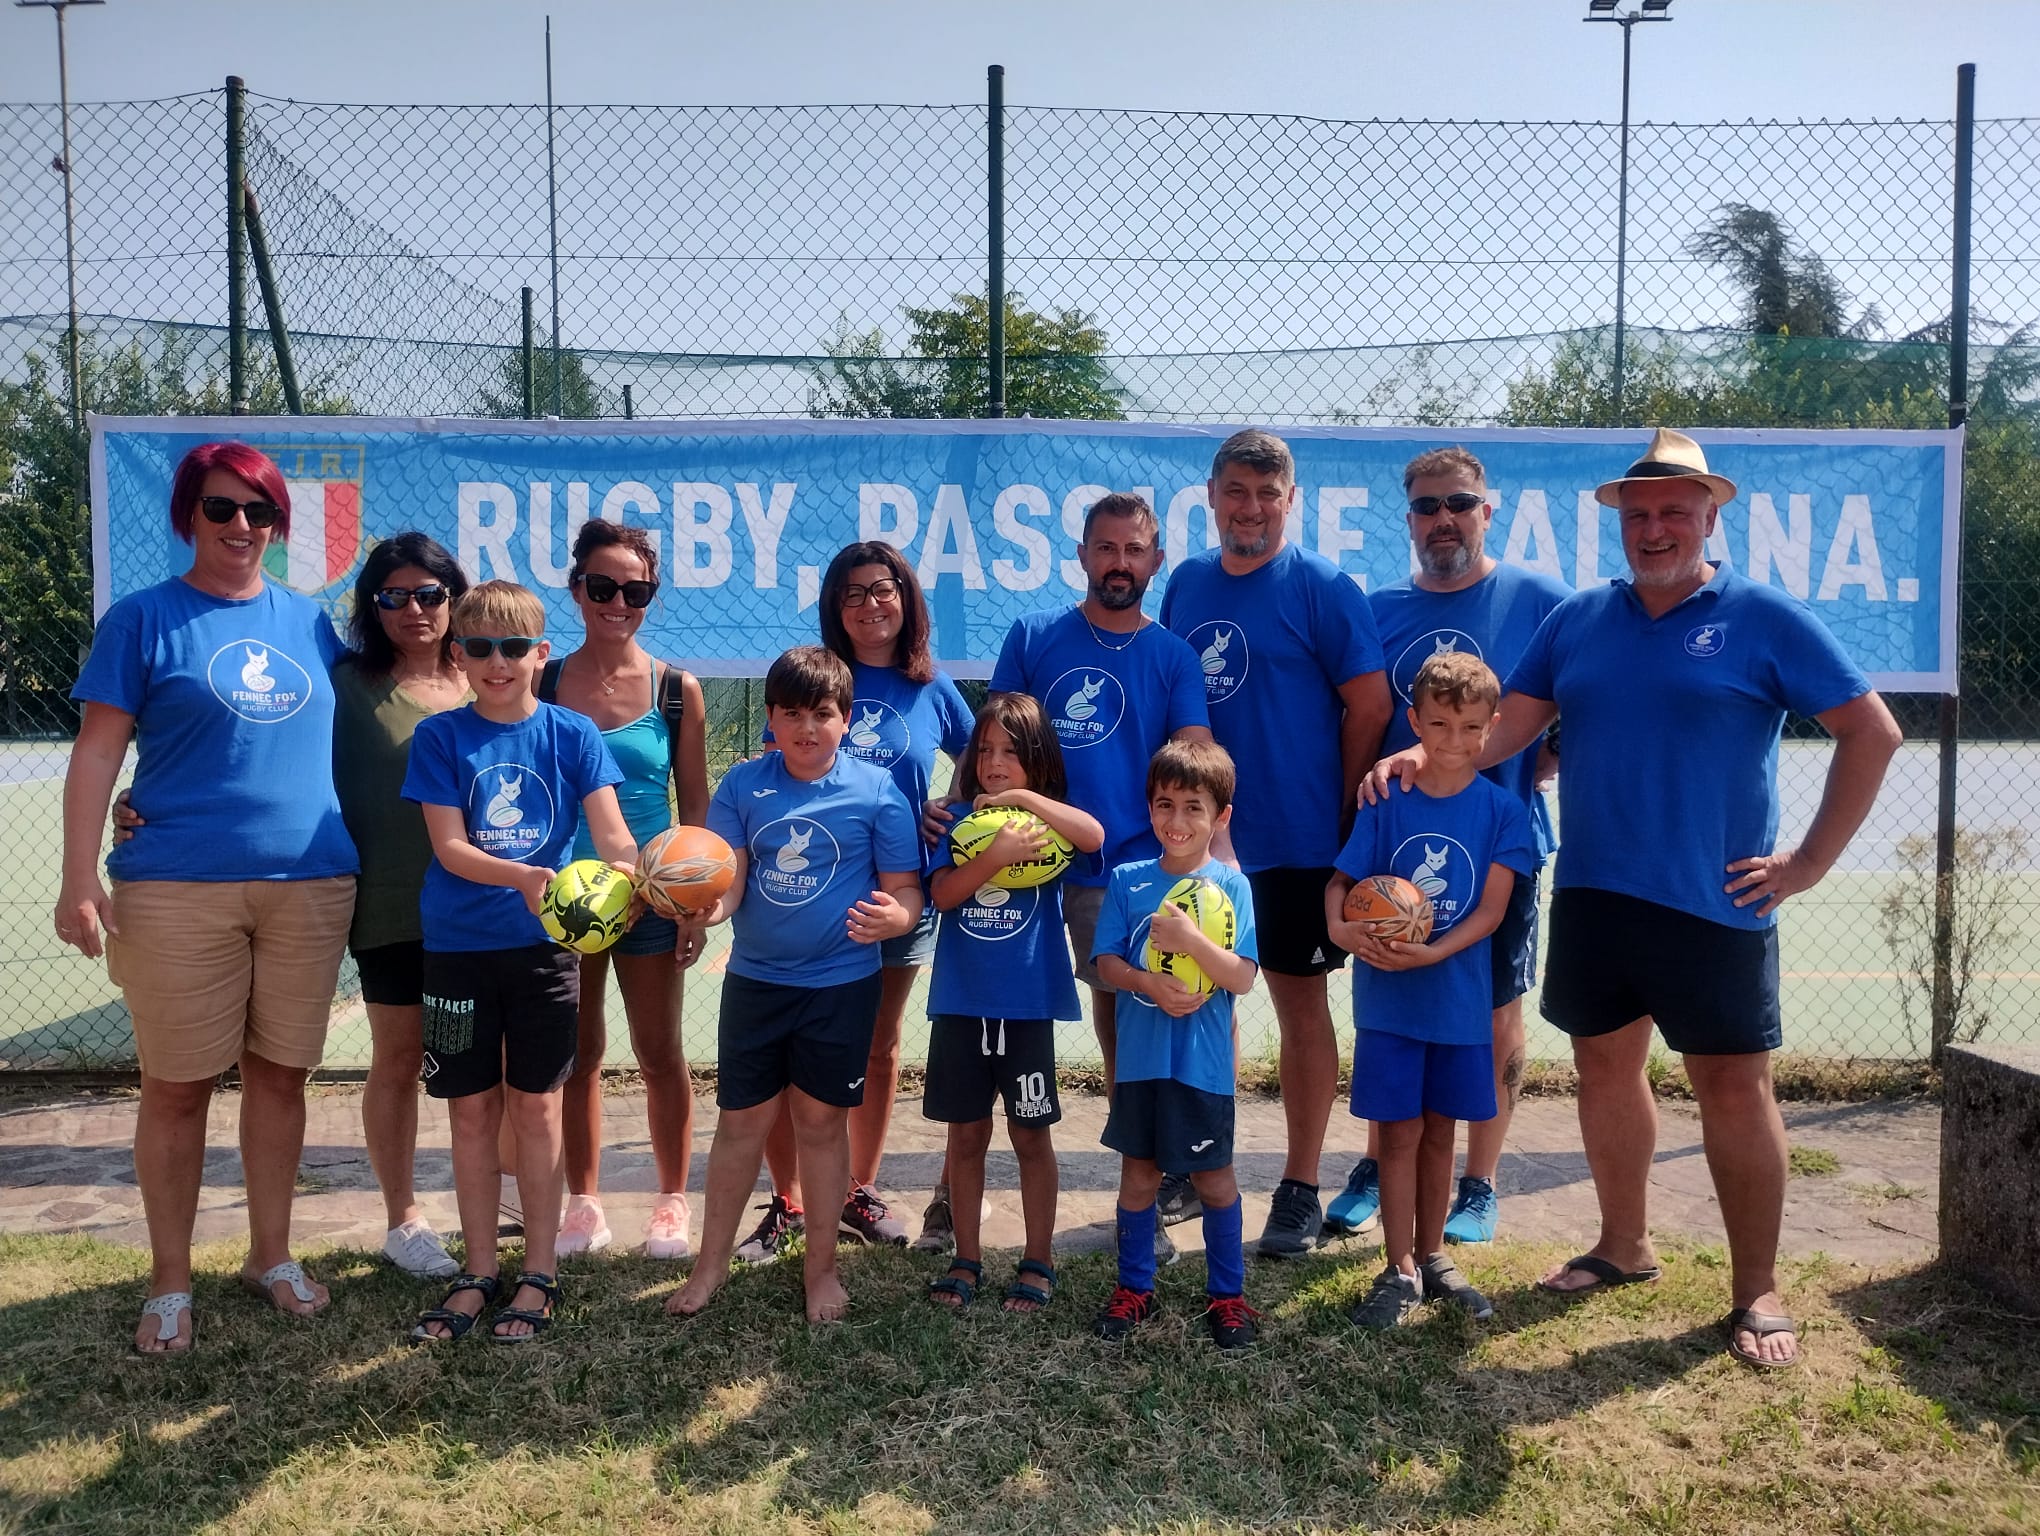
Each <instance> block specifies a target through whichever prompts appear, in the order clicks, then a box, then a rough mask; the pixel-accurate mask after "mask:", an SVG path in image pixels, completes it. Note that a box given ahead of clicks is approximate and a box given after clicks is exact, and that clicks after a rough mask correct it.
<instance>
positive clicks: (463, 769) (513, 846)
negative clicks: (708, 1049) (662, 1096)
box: [404, 581, 637, 1344]
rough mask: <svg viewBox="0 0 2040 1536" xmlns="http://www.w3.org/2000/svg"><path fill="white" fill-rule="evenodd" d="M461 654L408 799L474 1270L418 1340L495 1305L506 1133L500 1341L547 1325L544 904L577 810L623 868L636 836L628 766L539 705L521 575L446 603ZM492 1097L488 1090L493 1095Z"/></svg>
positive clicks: (428, 723)
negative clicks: (509, 1231)
mask: <svg viewBox="0 0 2040 1536" xmlns="http://www.w3.org/2000/svg"><path fill="white" fill-rule="evenodd" d="M451 629H452V633H453V638H454V659H455V660H456V661H457V662H459V664H460V669H461V671H462V672H463V673H464V674H466V677H467V684H468V688H469V689H470V690H471V691H472V692H473V694H474V696H475V698H474V702H473V703H472V704H470V705H468V706H467V707H466V708H465V709H453V710H448V711H447V712H446V713H444V714H438V715H433V716H431V717H430V718H429V719H425V720H421V721H419V722H418V733H417V735H416V736H414V737H413V738H412V740H411V758H410V765H409V767H408V769H407V770H406V772H405V776H404V798H405V799H406V800H413V801H416V802H417V803H418V807H419V809H420V810H421V811H422V812H423V813H424V817H425V830H426V832H427V833H428V834H430V836H431V839H432V863H431V866H430V867H429V868H428V869H427V870H426V871H425V886H424V890H423V892H422V894H421V895H420V896H419V899H418V910H419V916H420V919H421V920H422V922H423V925H424V931H425V974H424V1005H425V1022H424V1046H425V1091H426V1093H427V1094H429V1095H431V1097H433V1098H435V1099H444V1100H446V1101H447V1104H446V1109H447V1118H448V1120H449V1121H450V1123H451V1126H452V1136H453V1187H454V1194H455V1196H456V1198H457V1200H458V1201H459V1205H460V1226H461V1235H462V1237H463V1238H464V1239H465V1241H466V1244H467V1256H466V1257H467V1270H466V1272H464V1273H463V1274H461V1275H458V1276H456V1277H455V1279H454V1281H453V1283H452V1285H450V1286H449V1287H448V1288H447V1291H446V1295H445V1296H444V1297H443V1298H441V1300H440V1303H439V1305H438V1306H437V1307H434V1308H432V1309H431V1310H430V1311H428V1312H426V1313H424V1314H423V1315H422V1316H421V1317H420V1318H419V1320H418V1325H417V1326H416V1327H415V1328H413V1329H412V1330H411V1337H412V1339H413V1340H415V1341H417V1342H419V1343H432V1342H440V1341H448V1340H453V1339H458V1338H460V1337H462V1336H463V1335H465V1334H466V1333H467V1332H468V1331H469V1330H470V1329H471V1328H473V1327H474V1325H475V1320H476V1319H477V1318H478V1317H480V1315H481V1312H482V1308H483V1307H484V1306H486V1305H488V1304H489V1303H490V1302H493V1301H495V1300H496V1299H497V1294H498V1291H499V1286H498V1283H497V1279H496V1213H497V1203H498V1201H499V1200H500V1199H501V1196H502V1172H503V1170H502V1167H501V1164H500V1162H499V1160H498V1156H497V1151H496V1146H497V1142H496V1137H497V1132H498V1130H499V1128H500V1126H501V1122H502V1120H503V1119H504V1117H506V1116H507V1117H508V1119H509V1121H510V1125H511V1128H512V1129H513V1130H514V1131H515V1132H516V1143H517V1164H518V1166H517V1182H518V1185H519V1187H520V1188H522V1189H524V1190H525V1191H527V1192H528V1193H529V1195H530V1198H528V1199H527V1200H526V1201H525V1207H526V1209H525V1213H524V1271H523V1273H521V1274H520V1275H518V1277H517V1285H516V1288H515V1290H514V1291H513V1293H512V1294H511V1295H510V1297H509V1298H508V1304H507V1305H506V1306H503V1307H501V1308H499V1309H498V1310H497V1312H496V1316H495V1321H494V1323H493V1325H492V1327H491V1330H490V1332H491V1336H492V1337H493V1338H495V1339H496V1340H497V1342H499V1343H504V1344H511V1343H519V1342H523V1341H526V1340H530V1339H534V1338H536V1337H538V1335H539V1334H541V1333H543V1332H544V1331H545V1330H546V1329H547V1328H548V1327H550V1326H551V1325H552V1319H553V1311H554V1308H555V1306H556V1304H557V1303H558V1301H559V1284H558V1282H557V1280H556V1278H555V1258H554V1244H555V1242H556V1241H557V1239H558V1236H559V1221H560V1200H559V1191H560V1186H561V1180H562V1177H563V1173H562V1163H561V1109H562V1104H561V1092H560V1091H561V1089H563V1088H564V1087H565V1086H566V1082H567V1079H568V1078H569V1077H570V1076H572V1074H573V1071H574V1046H575V1041H576V1036H577V1032H578V1030H579V1022H578V1021H579V1016H580V999H581V970H580V964H581V957H580V956H579V955H578V954H576V953H575V952H574V951H573V950H571V949H564V948H562V947H560V946H559V945H556V944H554V943H553V942H552V940H551V939H550V938H548V937H547V936H546V932H545V929H544V928H542V927H541V926H540V925H539V921H538V908H539V903H540V901H541V900H542V899H543V898H544V896H545V888H546V886H547V884H549V883H550V882H551V880H552V877H553V874H554V872H555V870H557V868H558V867H559V866H560V865H561V864H563V863H564V862H566V859H567V856H568V854H569V852H570V851H571V849H572V847H573V842H574V827H575V824H576V821H577V819H578V818H577V812H579V813H581V814H585V815H586V817H587V819H588V829H589V831H590V832H591V833H592V834H593V836H594V839H595V848H596V851H597V852H598V853H600V854H601V855H602V857H604V858H606V859H608V860H610V861H611V862H612V863H614V864H616V865H618V866H619V867H621V868H623V869H624V870H629V869H631V868H632V867H633V866H634V865H635V864H636V862H637V845H636V844H635V843H633V842H632V841H631V836H630V829H629V828H628V827H627V826H625V825H624V820H623V812H622V810H621V809H620V808H619V807H618V805H617V801H616V789H615V786H616V785H617V784H618V783H619V782H620V781H621V780H622V777H623V775H622V774H621V773H620V772H618V771H617V767H616V760H615V759H614V758H613V757H611V756H610V752H609V748H608V747H607V746H605V745H604V744H603V741H602V733H601V732H600V731H598V730H596V728H595V723H594V722H593V721H592V720H590V719H589V718H588V717H587V716H586V715H581V714H576V713H575V712H574V711H573V710H571V709H560V708H558V707H557V706H555V705H552V704H541V703H540V702H539V701H538V699H537V698H536V696H535V695H534V692H533V688H532V684H533V681H534V680H535V679H536V678H537V676H538V670H539V668H540V667H542V666H544V665H545V659H546V655H547V653H548V649H549V648H548V646H547V645H546V642H545V641H544V639H542V638H541V636H542V635H543V634H544V631H545V606H544V605H543V604H542V603H541V602H540V601H539V600H538V597H537V595H536V594H535V593H532V592H529V591H527V590H525V589H524V588H523V587H520V586H518V585H517V584H516V583H514V582H508V581H485V582H483V583H482V584H481V585H480V586H478V587H475V588H474V589H473V590H471V591H469V592H468V593H466V594H465V595H464V596H463V597H462V598H461V599H460V601H459V602H458V603H456V604H455V605H454V609H453V618H452V623H451ZM499 1087H500V1088H501V1090H502V1091H501V1092H498V1088H499Z"/></svg>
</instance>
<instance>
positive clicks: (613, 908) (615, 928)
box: [538, 859, 632, 955]
mask: <svg viewBox="0 0 2040 1536" xmlns="http://www.w3.org/2000/svg"><path fill="white" fill-rule="evenodd" d="M631 895H632V888H631V880H630V876H628V875H624V874H619V873H618V872H617V871H616V870H614V869H611V868H610V867H609V866H608V865H607V864H605V863H603V862H602V861H601V860H600V859H576V860H574V862H573V863H571V864H569V865H568V866H567V867H566V868H565V869H563V870H561V871H560V872H559V873H558V874H556V875H554V876H553V877H552V880H551V882H550V883H549V884H548V885H547V886H546V888H545V897H544V899H543V900H541V901H540V902H539V904H538V922H539V926H540V927H542V928H543V929H545V931H546V932H547V933H549V934H551V935H552V937H553V938H554V939H555V940H556V941H557V942H559V943H561V944H564V945H566V947H567V948H568V949H577V950H579V951H580V952H581V953H582V954H584V955H592V954H595V953H596V952H597V951H599V950H604V949H607V948H609V946H610V945H612V944H614V943H615V942H616V941H617V940H618V939H620V938H622V937H623V926H624V919H625V918H626V917H628V916H629V915H630V898H631Z"/></svg>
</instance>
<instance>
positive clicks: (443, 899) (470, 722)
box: [404, 704, 623, 954]
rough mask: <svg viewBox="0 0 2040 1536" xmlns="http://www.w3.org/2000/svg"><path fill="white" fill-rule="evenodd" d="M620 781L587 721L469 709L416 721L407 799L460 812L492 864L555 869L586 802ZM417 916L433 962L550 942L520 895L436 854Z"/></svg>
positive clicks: (554, 710)
mask: <svg viewBox="0 0 2040 1536" xmlns="http://www.w3.org/2000/svg"><path fill="white" fill-rule="evenodd" d="M622 780H623V775H622V773H620V772H619V771H618V770H617V766H616V759H615V758H613V757H611V756H610V755H609V748H608V747H606V746H604V745H603V742H602V733H601V732H600V731H598V730H596V729H595V722H594V721H593V720H590V719H589V718H588V717H587V716H586V715H584V714H580V713H579V712H577V711H575V710H571V709H562V708H561V707H560V706H559V705H557V704H540V705H539V706H538V708H537V709H536V710H535V711H534V712H533V713H532V715H531V717H530V718H529V719H526V720H519V721H518V722H517V723H516V724H514V725H502V724H499V723H497V722H496V721H494V720H485V719H483V718H482V716H481V715H480V714H478V713H476V711H475V707H474V706H473V705H472V704H470V705H469V706H468V707H467V708H465V709H450V710H447V711H446V712H445V713H444V714H438V715H432V716H430V717H429V718H427V719H424V720H420V721H419V722H418V732H417V734H416V735H414V736H413V737H412V738H411V766H410V767H409V769H407V770H406V771H405V774H404V798H405V799H406V800H415V801H417V802H418V803H419V804H420V805H450V806H453V807H455V808H456V809H458V810H459V811H460V813H461V815H462V817H463V818H464V819H465V820H466V822H467V833H468V841H469V842H470V843H472V844H474V846H475V847H477V848H479V849H481V850H482V852H484V853H486V854H488V855H490V856H491V857H492V858H498V859H508V860H510V861H511V862H512V863H516V864H532V865H536V866H538V867H539V868H542V869H554V870H556V869H558V868H560V867H561V866H562V865H563V864H565V863H566V862H567V856H568V854H569V853H570V852H571V851H572V849H573V845H574V828H575V826H576V825H577V824H578V822H579V820H580V815H581V802H582V801H584V800H586V799H587V798H588V797H589V796H590V795H592V794H594V793H595V791H596V790H598V789H600V788H602V787H603V786H604V785H605V784H617V783H621V782H622ZM418 915H419V918H420V919H421V921H422V923H423V925H424V929H425V947H426V948H427V949H429V950H431V951H433V952H434V953H435V954H451V953H456V952H460V951H467V950H477V949H518V948H521V947H523V946H524V945H526V944H544V943H546V942H547V934H546V931H545V929H544V928H543V927H541V926H540V925H539V921H538V918H537V917H536V916H534V915H533V914H532V912H531V909H530V908H528V907H526V906H525V905H524V897H523V896H522V895H521V894H519V893H518V892H517V891H516V890H514V889H513V888H511V887H510V886H507V885H480V884H477V883H476V882H474V881H472V880H464V879H462V878H461V877H460V876H459V875H456V874H453V873H451V872H450V871H449V870H448V869H447V868H446V866H445V865H443V864H441V863H440V862H439V857H438V855H437V854H434V855H433V858H432V863H431V866H430V867H429V868H428V869H427V870H426V871H425V888H424V891H423V892H422V893H421V894H420V896H419V898H418Z"/></svg>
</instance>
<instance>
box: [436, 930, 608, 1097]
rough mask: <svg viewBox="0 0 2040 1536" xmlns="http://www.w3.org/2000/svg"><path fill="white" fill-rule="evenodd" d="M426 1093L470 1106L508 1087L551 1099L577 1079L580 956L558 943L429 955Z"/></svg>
mask: <svg viewBox="0 0 2040 1536" xmlns="http://www.w3.org/2000/svg"><path fill="white" fill-rule="evenodd" d="M424 984H425V985H424V1003H425V1029H424V1038H425V1067H424V1078H425V1092H426V1093H427V1094H429V1095H430V1096H431V1097H433V1098H435V1099H464V1098H466V1097H467V1096H468V1095H469V1094H474V1093H487V1092H488V1091H489V1090H490V1089H492V1088H494V1087H495V1086H496V1085H497V1084H498V1083H508V1084H509V1085H510V1086H511V1087H512V1088H515V1089H516V1090H517V1091H518V1092H519V1093H551V1092H552V1091H553V1090H555V1089H556V1088H560V1087H562V1086H564V1085H565V1083H566V1081H567V1079H568V1078H569V1077H571V1076H573V1074H574V1048H575V1046H576V1044H577V1040H578V1035H579V1032H580V1020H579V1013H580V1002H581V957H580V956H579V955H577V954H576V953H574V951H573V950H571V949H562V948H560V947H559V946H558V945H557V944H526V945H524V946H522V947H521V948H518V949H473V950H456V951H449V952H445V953H434V952H433V951H431V950H429V949H428V950H426V951H425V974H424Z"/></svg>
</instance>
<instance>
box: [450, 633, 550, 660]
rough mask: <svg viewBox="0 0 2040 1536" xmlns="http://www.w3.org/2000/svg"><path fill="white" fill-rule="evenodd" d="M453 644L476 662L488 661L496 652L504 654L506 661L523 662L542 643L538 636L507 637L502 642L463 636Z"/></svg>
mask: <svg viewBox="0 0 2040 1536" xmlns="http://www.w3.org/2000/svg"><path fill="white" fill-rule="evenodd" d="M453 643H454V644H455V645H457V646H459V647H460V648H461V649H462V650H463V651H466V652H467V653H468V655H469V656H470V657H472V658H473V659H474V660H476V661H487V660H488V659H489V657H490V655H491V654H492V653H494V652H496V651H501V652H502V653H503V659H504V660H505V661H522V660H523V659H524V658H525V657H526V656H529V655H530V654H531V648H532V647H533V646H534V645H538V644H541V643H542V642H541V641H540V639H539V637H538V636H536V635H505V636H503V638H502V639H500V640H495V639H491V638H489V637H488V636H486V635H462V636H461V637H460V638H459V639H458V640H456V641H454V642H453Z"/></svg>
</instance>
